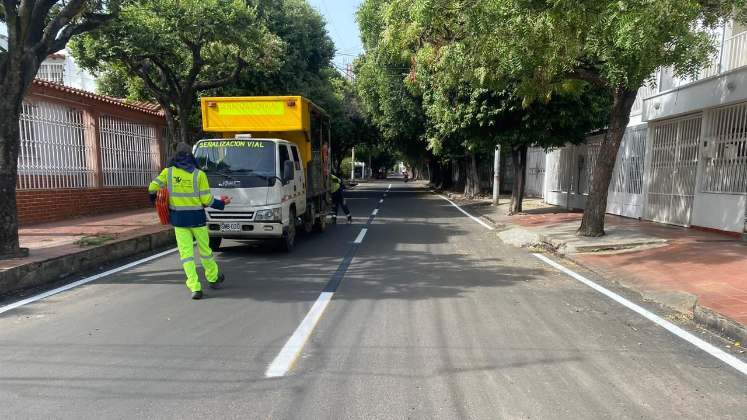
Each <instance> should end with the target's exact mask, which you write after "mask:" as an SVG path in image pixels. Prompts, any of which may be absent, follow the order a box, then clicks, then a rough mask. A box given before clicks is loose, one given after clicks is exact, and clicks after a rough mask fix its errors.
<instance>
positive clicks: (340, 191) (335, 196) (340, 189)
mask: <svg viewBox="0 0 747 420" xmlns="http://www.w3.org/2000/svg"><path fill="white" fill-rule="evenodd" d="M344 190H345V187H344V186H343V185H342V180H341V179H340V178H338V177H336V176H334V175H332V211H333V212H334V213H333V214H332V223H333V224H334V223H337V211H338V208H339V207H340V206H342V211H344V212H345V215H347V217H348V223H347V224H349V225H351V224H353V216H351V215H350V210H348V203H347V202H346V201H345V193H344Z"/></svg>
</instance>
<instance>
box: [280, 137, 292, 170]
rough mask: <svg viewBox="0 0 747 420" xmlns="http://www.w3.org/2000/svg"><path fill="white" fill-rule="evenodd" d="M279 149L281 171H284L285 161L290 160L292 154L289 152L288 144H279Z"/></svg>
mask: <svg viewBox="0 0 747 420" xmlns="http://www.w3.org/2000/svg"><path fill="white" fill-rule="evenodd" d="M278 149H279V150H280V153H279V156H280V173H282V172H283V168H284V167H285V162H286V161H288V160H290V155H289V154H288V146H286V145H284V144H281V145H279V146H278Z"/></svg>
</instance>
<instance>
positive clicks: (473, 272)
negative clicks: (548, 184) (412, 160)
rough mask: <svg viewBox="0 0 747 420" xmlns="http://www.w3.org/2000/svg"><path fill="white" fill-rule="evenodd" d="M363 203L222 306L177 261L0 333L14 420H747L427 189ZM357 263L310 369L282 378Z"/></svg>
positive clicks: (669, 346) (704, 357) (709, 364)
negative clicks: (289, 348)
mask: <svg viewBox="0 0 747 420" xmlns="http://www.w3.org/2000/svg"><path fill="white" fill-rule="evenodd" d="M390 183H391V184H393V185H392V188H391V189H390V190H389V192H388V193H387V192H386V190H387V187H388V186H389V184H390ZM385 193H386V197H384V198H383V200H384V201H383V202H380V199H382V196H383V194H385ZM348 199H349V205H350V208H351V210H352V211H353V214H354V216H355V218H356V220H355V221H356V224H354V225H352V226H347V225H344V224H339V225H336V226H330V227H329V228H328V230H327V231H326V232H325V233H323V234H310V235H306V236H299V237H298V240H297V243H296V249H295V250H294V251H293V252H292V253H290V254H285V253H279V252H277V251H275V250H274V249H273V248H272V247H270V246H267V245H266V244H262V243H259V244H246V243H241V242H231V241H229V242H227V243H225V244H224V248H222V249H221V251H220V252H216V258H217V261H218V263H219V265H220V268H221V270H222V271H223V272H225V273H226V276H227V280H226V283H224V286H223V287H222V288H221V289H219V290H217V291H211V290H208V289H207V288H205V289H206V298H205V299H204V300H202V301H193V300H191V299H190V298H189V291H188V289H187V288H186V286H185V285H184V275H183V272H182V271H181V266H180V264H179V258H178V256H177V254H173V253H172V254H169V255H166V256H163V257H161V258H158V259H155V260H152V261H149V262H146V263H143V264H140V265H137V266H135V267H133V268H130V269H127V270H124V271H121V272H119V273H116V274H112V275H110V276H106V277H104V278H101V279H99V280H96V281H94V282H91V283H88V284H86V285H83V286H80V287H77V288H74V289H71V290H68V291H65V292H62V293H59V294H57V295H54V296H51V297H48V298H45V299H42V300H38V301H36V302H32V303H29V304H27V305H24V306H21V307H18V308H16V309H13V310H10V311H7V312H5V313H2V314H0V401H1V404H2V408H0V418H2V419H234V418H235V419H406V418H412V419H526V418H529V419H601V418H620V419H627V418H630V419H634V418H635V419H640V418H642V419H670V418H681V419H691V418H692V419H744V418H745V416H746V415H745V412H747V399H745V396H747V376H745V375H744V374H743V373H740V372H739V371H737V370H736V369H734V368H733V367H731V366H728V365H726V364H724V363H723V362H721V361H720V360H717V359H715V358H714V357H712V356H711V355H709V354H707V353H706V352H704V351H703V350H700V349H698V348H696V347H695V346H693V345H692V344H690V343H688V342H686V341H684V340H682V339H680V338H679V337H676V336H674V335H673V334H671V333H670V332H668V331H666V330H665V329H663V328H662V327H660V326H658V325H656V324H654V323H652V322H651V321H649V320H647V319H645V318H644V317H642V316H640V315H639V314H637V313H635V312H633V311H631V310H629V309H627V308H624V307H622V306H621V305H619V304H618V303H616V302H614V301H612V300H610V299H609V298H607V297H605V296H603V295H601V294H600V293H598V292H597V291H595V290H592V289H591V288H589V287H588V286H586V285H584V284H581V283H579V282H578V281H576V280H574V279H572V278H571V277H569V276H568V275H566V274H563V273H561V272H560V271H558V270H556V269H555V268H553V267H550V266H549V265H547V264H546V263H544V262H543V261H540V260H539V259H537V258H535V257H534V256H533V255H532V254H531V253H530V252H528V251H526V250H520V249H514V248H509V247H505V246H503V245H502V244H501V243H500V241H499V240H498V238H497V237H496V236H495V233H494V232H492V231H489V230H487V229H486V228H485V227H483V226H481V225H479V224H477V223H475V222H474V221H473V220H471V219H469V218H468V217H466V216H465V215H463V214H462V213H461V212H459V210H458V209H456V208H454V207H453V206H452V205H451V204H450V203H448V202H447V201H445V200H442V199H440V198H439V197H437V196H436V195H434V194H432V193H430V192H429V191H428V190H427V189H425V188H423V186H422V185H417V184H413V183H409V184H404V183H402V180H401V179H392V180H381V181H376V182H369V183H366V184H361V186H359V187H358V188H357V189H355V190H353V191H350V192H348ZM377 207H379V210H378V211H377V214H376V216H375V218H374V219H373V220H372V222H371V224H370V226H368V229H367V231H366V233H365V234H364V235H363V236H362V234H361V229H362V228H363V227H364V224H365V223H366V220H367V219H368V218H369V216H370V215H371V214H372V212H373V211H374V209H376V208H377ZM361 238H362V240H361ZM356 239H357V240H359V241H360V244H359V245H354V244H353V243H354V242H355V241H356ZM351 247H357V250H356V249H353V251H356V253H355V257H354V259H353V260H352V262H351V263H350V264H349V265H347V264H343V268H345V267H347V268H346V272H345V276H344V280H343V281H342V283H340V284H339V287H337V289H336V291H335V294H334V296H333V297H332V299H331V301H329V303H328V305H327V306H326V310H325V311H324V312H323V313H322V314H321V317H320V318H319V321H318V323H317V324H316V327H315V329H314V330H313V331H312V332H311V334H310V335H309V336H308V340H306V341H305V345H304V346H303V348H302V349H301V351H300V352H298V353H297V354H294V356H293V359H294V360H291V361H294V362H295V363H294V364H293V365H292V367H291V368H290V370H289V371H288V372H287V373H286V374H285V375H284V376H281V377H271V378H268V377H267V376H266V372H267V369H268V366H270V364H271V363H273V361H274V360H275V359H276V357H277V356H278V354H280V352H281V350H282V349H283V348H284V346H285V345H286V342H288V341H289V339H290V338H291V337H292V336H294V332H295V331H296V330H297V328H299V325H300V324H301V323H302V321H303V320H304V319H305V318H306V317H307V314H309V311H310V310H312V307H314V304H315V302H316V301H317V300H318V299H320V296H321V295H323V293H322V291H323V290H325V286H327V284H328V282H329V281H330V279H332V278H333V277H334V276H335V273H336V272H338V274H339V271H338V268H339V266H340V265H341V263H342V262H343V260H344V258H345V256H346V254H348V257H350V255H349V251H351ZM574 270H577V269H576V268H574ZM589 276H591V275H589ZM599 281H604V280H603V279H599ZM327 291H330V290H329V288H327ZM4 304H5V303H4V302H0V307H1V306H2V305H4ZM312 312H313V311H312ZM684 326H685V327H686V328H692V327H691V326H688V325H684ZM302 338H303V339H305V338H306V336H305V335H304V336H303V337H302ZM711 340H714V343H715V344H716V345H718V346H723V345H724V344H726V343H725V342H719V341H718V340H717V339H714V338H711Z"/></svg>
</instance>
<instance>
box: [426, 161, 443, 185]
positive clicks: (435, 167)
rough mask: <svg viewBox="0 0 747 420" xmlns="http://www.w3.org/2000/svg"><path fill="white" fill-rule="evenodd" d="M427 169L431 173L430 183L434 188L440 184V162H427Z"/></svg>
mask: <svg viewBox="0 0 747 420" xmlns="http://www.w3.org/2000/svg"><path fill="white" fill-rule="evenodd" d="M428 168H429V171H430V173H431V179H430V184H431V185H433V186H434V187H436V188H439V187H440V186H441V162H434V161H433V160H431V163H429V164H428Z"/></svg>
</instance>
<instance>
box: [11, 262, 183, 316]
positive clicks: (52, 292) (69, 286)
mask: <svg viewBox="0 0 747 420" xmlns="http://www.w3.org/2000/svg"><path fill="white" fill-rule="evenodd" d="M178 250H179V248H174V249H170V250H168V251H164V252H161V253H159V254H155V255H151V256H150V257H147V258H143V259H141V260H137V261H133V262H131V263H129V264H125V265H123V266H121V267H117V268H113V269H111V270H109V271H105V272H103V273H100V274H96V275H95V276H91V277H86V278H84V279H82V280H78V281H76V282H74V283H70V284H67V285H65V286H62V287H58V288H57V289H54V290H50V291H48V292H45V293H42V294H39V295H36V296H32V297H30V298H28V299H24V300H21V301H18V302H16V303H11V304H10V305H7V306H3V307H2V308H0V314H2V313H5V312H8V311H10V310H12V309H15V308H18V307H21V306H23V305H27V304H29V303H31V302H36V301H37V300H41V299H44V298H47V297H50V296H52V295H56V294H57V293H60V292H64V291H65V290H70V289H72V288H74V287H78V286H80V285H83V284H86V283H90V282H92V281H94V280H98V279H100V278H102V277H106V276H109V275H111V274H115V273H119V272H120V271H124V270H127V269H128V268H132V267H135V266H138V265H140V264H143V263H146V262H148V261H152V260H155V259H157V258H161V257H163V256H164V255H168V254H171V253H173V252H176V251H178Z"/></svg>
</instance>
